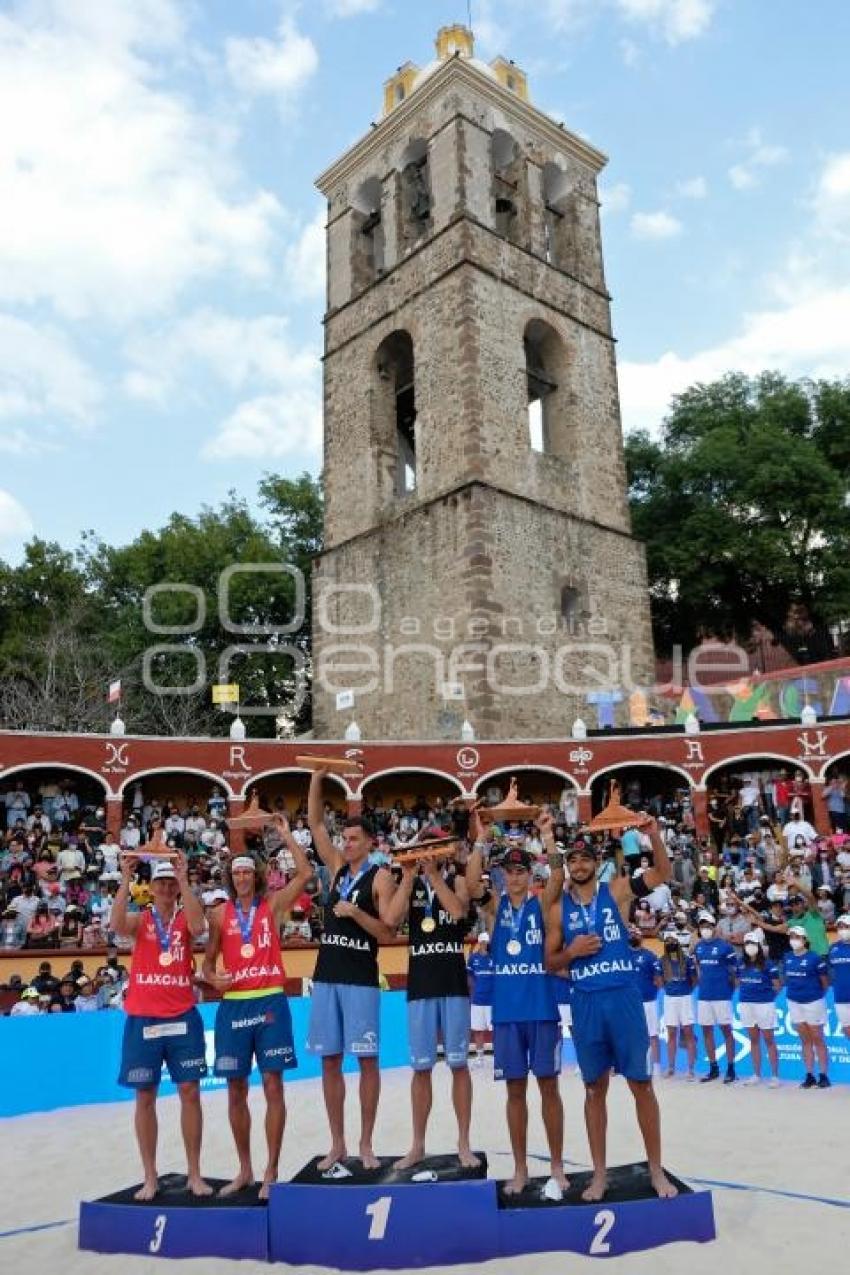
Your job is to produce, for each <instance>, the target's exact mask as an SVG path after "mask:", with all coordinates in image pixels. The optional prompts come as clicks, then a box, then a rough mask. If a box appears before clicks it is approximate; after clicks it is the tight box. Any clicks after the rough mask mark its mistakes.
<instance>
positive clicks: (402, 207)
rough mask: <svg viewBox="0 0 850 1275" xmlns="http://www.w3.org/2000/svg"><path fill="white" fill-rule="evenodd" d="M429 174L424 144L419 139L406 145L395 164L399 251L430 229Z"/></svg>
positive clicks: (425, 143)
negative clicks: (397, 183)
mask: <svg viewBox="0 0 850 1275" xmlns="http://www.w3.org/2000/svg"><path fill="white" fill-rule="evenodd" d="M432 203H433V198H432V193H431V172H430V165H429V163H428V143H427V142H426V141H425V139H424V138H422V137H415V138H413V139H412V141H410V142H408V144H407V146H406V147H405V149H404V151H403V153H402V156H401V159H400V160H399V218H398V226H399V239H400V243H399V249H400V253H401V254H402V255H403V253H404V250H405V248H409V247H410V246H411V245H412V244H414V243H416V241H417V240H418V239H421V238H422V236H423V235H426V234H428V232H429V231H430V229H431V224H432V222H431V207H432Z"/></svg>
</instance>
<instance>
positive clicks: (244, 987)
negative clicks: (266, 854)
mask: <svg viewBox="0 0 850 1275" xmlns="http://www.w3.org/2000/svg"><path fill="white" fill-rule="evenodd" d="M274 822H275V823H276V824H277V825H278V827H279V828H280V831H281V835H282V837H283V840H284V843H285V845H286V847H287V849H288V850H289V852H290V853H291V855H292V857H293V859H294V860H295V876H294V877H293V878H292V880H291V881H289V882H288V883H287V884H286V885H285V886H284V887H283V889H281V890H275V891H274V893H272V894H268V895H267V893H266V879H265V870H264V868H263V865H262V864H259V863H255V862H254V860H253V859H252V858H251V857H250V856H248V855H237V857H236V858H234V859H233V860H231V862H230V864H229V866H228V869H227V872H226V878H227V884H228V888H229V890H230V893H231V895H232V899H231V901H230V902H228V903H225V904H224V905H223V907H220V908H217V909H216V910H215V911H214V912H211V913H210V915H209V918H208V920H209V927H210V937H209V942H208V944H207V950H206V956H205V957H204V967H203V974H204V978H205V979H206V981H207V982H209V983H212V984H213V986H214V987H218V988H219V989H220V990H221V991H222V992H223V993H224V995H223V998H222V1000H221V1001H220V1002H219V1007H218V1012H217V1014H216V1022H215V1072H216V1075H217V1076H226V1077H227V1096H228V1114H229V1116H230V1128H231V1129H232V1131H233V1140H234V1142H235V1143H236V1152H237V1155H238V1157H239V1170H238V1172H237V1174H236V1177H235V1178H234V1179H233V1181H232V1182H230V1183H229V1184H228V1185H227V1186H225V1187H222V1190H221V1194H222V1195H232V1194H233V1193H234V1192H235V1191H241V1190H242V1189H243V1187H246V1186H249V1185H250V1184H251V1183H252V1182H253V1181H254V1170H253V1168H252V1166H251V1113H250V1111H249V1109H248V1089H249V1085H250V1075H251V1066H252V1063H253V1060H254V1058H255V1057H256V1059H257V1066H258V1067H259V1069H260V1073H261V1074H262V1077H263V1090H264V1092H265V1096H266V1141H267V1143H268V1162H267V1164H266V1168H265V1172H264V1173H263V1182H262V1186H261V1187H260V1199H262V1200H267V1199H268V1195H269V1187H270V1186H271V1184H272V1182H276V1181H277V1172H278V1161H279V1159H280V1148H281V1145H282V1143H283V1130H284V1126H285V1124H286V1104H285V1101H284V1095H283V1072H284V1071H287V1070H288V1069H289V1068H291V1067H294V1066H296V1058H295V1048H294V1046H293V1041H292V1018H291V1016H290V1012H289V1004H288V1002H287V999H286V995H285V993H284V990H283V981H284V977H285V975H284V969H283V962H282V960H281V956H280V941H279V937H278V935H279V930H280V926H281V923H282V922H283V919H284V916H285V914H286V913H287V912H288V911H289V909H290V908H291V907H292V905H293V903H294V902H295V900H296V899H297V898H298V896H299V894H300V893H301V892H302V890H303V889H304V887H305V885H306V884H307V882H308V881H309V880H310V878H311V877H312V875H313V869H312V868H311V867H310V864H309V862H308V860H307V856H306V855H305V853H304V851H303V850H302V848H301V846H300V845H299V844H298V842H297V841H296V840H295V838H294V837H293V835H292V833H291V832H290V830H289V824H288V823H287V822H286V820H285V819H284V818H283V817H282V816H280V815H278V816H276V817H275V820H274ZM219 956H220V957H221V961H222V966H223V969H222V970H220V971H217V970H216V962H217V960H218V958H219Z"/></svg>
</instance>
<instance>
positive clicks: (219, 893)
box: [201, 890, 228, 908]
mask: <svg viewBox="0 0 850 1275" xmlns="http://www.w3.org/2000/svg"><path fill="white" fill-rule="evenodd" d="M227 898H228V895H227V891H226V890H206V891H205V892H204V893H203V894H202V895H201V902H202V903H203V905H204V907H207V908H208V907H211V906H212V905H213V903H226V902H227Z"/></svg>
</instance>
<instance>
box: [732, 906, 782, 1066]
mask: <svg viewBox="0 0 850 1275" xmlns="http://www.w3.org/2000/svg"><path fill="white" fill-rule="evenodd" d="M778 991H779V969H778V967H777V966H776V965H774V963H773V962H772V961H769V960H768V959H767V957H766V956H765V952H764V948H763V946H762V935H761V933H760V932H759V931H758V930H751V931H750V932H749V934H745V935H744V952H743V956H741V957H739V958H738V1016H739V1017H740V1019H741V1022H742V1024H743V1025H744V1027H746V1029H747V1031H748V1033H749V1037H750V1054H751V1056H752V1060H753V1074H752V1075H751V1076H750V1077H749V1079H748V1080H745V1081H744V1084H745V1085H757V1084H758V1083H759V1081H760V1080H761V1042H762V1039H763V1040H764V1044H765V1049H766V1050H767V1057H768V1061H769V1062H770V1080H769V1081H768V1084H769V1086H770V1087H771V1088H775V1087H776V1085H778V1084H779V1054H778V1053H777V1050H776V1041H775V1040H774V1038H773V1033H774V1032H775V1030H776V993H777V992H778Z"/></svg>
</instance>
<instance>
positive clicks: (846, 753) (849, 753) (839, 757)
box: [794, 748, 850, 781]
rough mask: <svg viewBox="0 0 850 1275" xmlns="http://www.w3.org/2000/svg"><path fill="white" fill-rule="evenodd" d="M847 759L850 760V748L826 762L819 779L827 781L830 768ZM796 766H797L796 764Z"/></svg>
mask: <svg viewBox="0 0 850 1275" xmlns="http://www.w3.org/2000/svg"><path fill="white" fill-rule="evenodd" d="M845 758H850V748H845V750H844V752H843V753H836V754H835V756H834V757H830V759H829V761H825V762H824V763H823V765H822V766H821V770H820V775H819V776H818V778H819V779H820V780H821V781H823V780H825V779H826V772H827V771H828V770H829V768H830V766H834V765H835V763H836V762H837V761H843V760H844V759H845ZM794 764H795V765H797V763H796V762H795V763H794Z"/></svg>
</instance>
